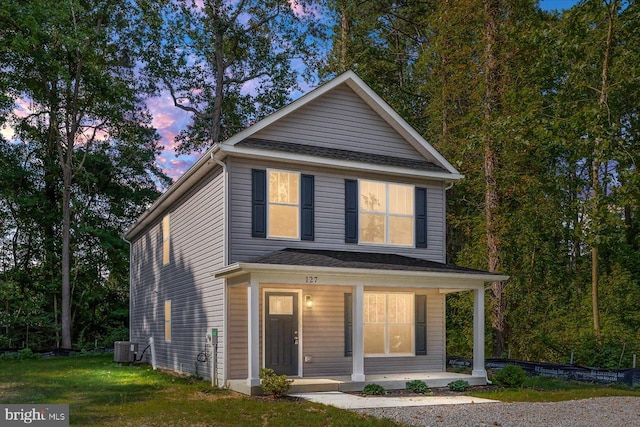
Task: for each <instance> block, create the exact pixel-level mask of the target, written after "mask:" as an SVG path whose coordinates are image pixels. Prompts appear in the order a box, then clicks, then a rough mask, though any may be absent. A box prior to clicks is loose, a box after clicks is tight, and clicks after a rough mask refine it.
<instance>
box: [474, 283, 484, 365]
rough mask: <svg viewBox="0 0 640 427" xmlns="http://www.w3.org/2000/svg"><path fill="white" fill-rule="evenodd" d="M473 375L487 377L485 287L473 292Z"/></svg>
mask: <svg viewBox="0 0 640 427" xmlns="http://www.w3.org/2000/svg"><path fill="white" fill-rule="evenodd" d="M471 375H473V376H480V377H485V378H486V377H487V371H486V370H485V369H484V285H483V286H481V287H480V288H478V289H474V290H473V370H472V371H471Z"/></svg>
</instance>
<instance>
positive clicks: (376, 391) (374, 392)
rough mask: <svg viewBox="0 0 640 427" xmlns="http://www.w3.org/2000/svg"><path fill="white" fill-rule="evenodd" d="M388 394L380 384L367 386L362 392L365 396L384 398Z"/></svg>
mask: <svg viewBox="0 0 640 427" xmlns="http://www.w3.org/2000/svg"><path fill="white" fill-rule="evenodd" d="M386 392H387V391H386V390H385V389H384V387H382V386H381V385H380V384H367V385H366V386H364V389H363V390H362V393H363V394H366V395H369V396H382V395H384V394H385V393H386Z"/></svg>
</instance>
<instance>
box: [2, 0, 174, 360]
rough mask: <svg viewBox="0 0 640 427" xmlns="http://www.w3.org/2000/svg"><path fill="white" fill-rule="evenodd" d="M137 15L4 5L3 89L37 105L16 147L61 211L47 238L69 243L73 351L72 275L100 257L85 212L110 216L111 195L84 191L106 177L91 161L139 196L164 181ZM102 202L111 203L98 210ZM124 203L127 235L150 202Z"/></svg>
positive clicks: (65, 267)
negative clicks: (94, 254) (142, 88)
mask: <svg viewBox="0 0 640 427" xmlns="http://www.w3.org/2000/svg"><path fill="white" fill-rule="evenodd" d="M131 18H132V16H131V14H130V10H129V3H128V2H127V1H120V0H113V1H98V2H93V1H75V0H72V1H69V2H63V3H56V4H50V3H49V2H46V1H39V0H36V1H32V2H28V3H24V2H19V1H6V2H4V3H3V4H2V7H1V8H0V55H1V59H2V63H3V64H4V65H3V68H2V69H1V72H2V77H0V81H1V82H3V84H4V87H2V93H3V94H4V95H5V96H7V97H8V98H10V99H11V100H12V101H13V102H14V103H18V102H22V103H23V104H26V105H27V107H26V108H25V110H26V111H25V112H24V114H17V113H15V112H14V113H13V114H11V115H10V123H11V124H12V126H13V127H14V129H15V131H16V136H15V140H14V141H13V142H12V144H26V145H25V146H29V147H31V149H30V150H31V151H30V152H29V154H28V156H30V158H31V159H32V160H31V161H30V162H27V164H28V167H29V168H30V170H31V171H32V172H31V173H34V174H36V176H38V177H39V178H40V179H39V180H38V183H37V184H33V186H35V188H34V191H36V192H43V193H44V195H45V199H46V200H47V203H48V206H49V207H51V208H53V209H52V210H53V212H56V213H57V214H59V217H58V218H57V221H55V222H52V221H51V220H50V218H49V219H48V220H45V221H44V223H45V224H44V228H45V233H44V235H45V241H48V242H51V241H52V240H53V239H55V238H59V239H60V242H61V243H60V247H59V251H60V252H59V263H60V264H59V266H60V271H61V274H60V278H59V280H60V283H61V299H60V306H61V332H62V343H61V345H62V347H63V348H71V346H72V322H73V319H72V315H73V313H72V298H73V295H72V294H73V288H74V286H75V281H76V278H74V277H72V273H75V274H77V273H78V270H77V266H78V264H79V260H81V259H82V258H83V257H84V256H85V255H86V256H87V258H88V257H90V254H86V253H83V250H82V249H81V247H82V243H81V241H82V237H81V236H83V234H84V232H85V229H84V228H83V224H82V222H81V220H82V215H81V214H80V213H81V211H82V210H86V209H90V210H93V212H94V213H102V214H103V215H108V214H109V212H110V209H108V208H109V206H107V201H106V200H105V199H103V198H102V197H101V196H103V194H100V193H98V194H92V193H90V192H84V191H85V188H83V186H82V184H83V182H84V181H85V180H86V177H88V176H92V177H94V178H96V179H97V178H98V177H99V176H100V175H101V174H103V173H105V171H104V170H103V169H96V170H93V169H89V167H90V165H91V163H92V162H94V161H95V159H96V158H98V157H99V156H103V157H105V158H106V160H108V162H109V163H110V164H112V165H118V168H121V170H126V171H127V172H128V174H130V176H127V175H128V174H125V175H124V176H123V175H120V176H116V175H114V176H110V177H109V179H108V180H107V181H108V182H109V185H114V184H115V185H118V186H120V188H128V189H129V191H130V193H136V194H138V195H139V196H138V197H141V200H139V201H142V200H145V199H146V200H149V199H150V197H151V198H152V197H153V196H155V194H157V193H156V190H155V185H156V182H159V181H156V180H154V179H153V176H154V175H155V177H157V179H158V180H160V181H161V180H162V179H163V175H162V174H161V173H160V172H159V171H158V169H157V167H156V166H155V165H154V155H155V154H156V153H157V151H158V149H157V134H156V132H155V130H153V129H152V128H151V127H150V126H149V123H150V117H149V115H148V114H147V113H146V110H145V108H144V106H143V104H142V99H141V97H140V96H139V95H140V92H139V91H138V87H137V79H136V75H135V68H136V62H135V58H136V57H137V50H136V46H135V43H134V42H135V41H136V40H137V39H136V37H135V36H134V34H132V32H131V31H132V28H131V27H130V25H129V23H130V19H131ZM31 156H32V157H31ZM137 161H139V162H140V163H139V164H136V163H134V162H137ZM128 196H131V194H128ZM95 200H101V201H102V202H103V203H104V204H102V205H100V206H91V202H92V201H95ZM110 202H113V200H110ZM118 203H120V201H118ZM122 203H124V207H125V209H127V211H126V213H125V212H123V213H124V215H123V216H119V217H118V218H117V221H116V224H115V225H116V229H120V231H121V230H122V226H123V224H122V222H123V220H124V221H128V220H130V218H132V215H133V217H135V215H136V214H137V213H139V212H140V206H134V207H133V208H132V206H131V205H129V204H127V202H126V200H124V201H122ZM58 205H59V206H60V208H58ZM123 217H124V218H123ZM103 219H105V218H103ZM112 232H113V231H112ZM45 249H46V252H45V254H43V256H41V257H40V258H38V259H37V262H39V263H48V265H49V266H53V265H56V261H52V259H54V255H53V254H52V253H50V250H51V249H52V247H51V246H50V245H45ZM54 271H55V270H54ZM107 273H108V271H107ZM49 279H50V280H53V279H54V277H50V278H49ZM54 301H55V300H54Z"/></svg>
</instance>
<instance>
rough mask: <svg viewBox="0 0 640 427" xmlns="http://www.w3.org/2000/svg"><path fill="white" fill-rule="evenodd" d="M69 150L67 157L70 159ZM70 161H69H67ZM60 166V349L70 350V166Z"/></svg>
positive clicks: (68, 164) (66, 163) (67, 164)
mask: <svg viewBox="0 0 640 427" xmlns="http://www.w3.org/2000/svg"><path fill="white" fill-rule="evenodd" d="M71 151H72V150H71V149H69V155H68V156H66V157H67V158H69V157H71V155H70V154H71ZM69 160H71V159H69ZM61 166H62V173H63V188H62V300H61V306H62V307H61V309H62V310H61V311H62V315H61V319H60V324H61V328H62V348H66V349H71V164H70V163H68V162H65V163H64V164H62V165H61Z"/></svg>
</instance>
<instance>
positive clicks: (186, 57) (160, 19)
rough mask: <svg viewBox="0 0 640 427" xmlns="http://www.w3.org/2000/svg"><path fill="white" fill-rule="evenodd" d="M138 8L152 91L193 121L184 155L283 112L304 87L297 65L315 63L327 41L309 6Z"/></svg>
mask: <svg viewBox="0 0 640 427" xmlns="http://www.w3.org/2000/svg"><path fill="white" fill-rule="evenodd" d="M138 7H139V8H140V11H141V13H142V14H143V16H144V18H145V21H144V22H145V23H146V27H145V30H144V36H145V43H146V46H145V52H146V54H145V58H144V59H145V67H144V73H145V75H146V76H147V77H148V79H149V82H150V83H149V84H150V86H154V87H155V88H156V90H157V91H158V92H160V91H163V90H167V91H168V92H169V94H170V95H171V98H172V100H173V103H174V105H175V106H176V107H177V108H180V109H182V110H184V111H186V112H188V113H191V114H192V122H191V123H190V124H189V126H188V127H187V129H185V130H183V131H181V132H180V134H179V135H178V136H177V137H176V140H177V141H178V142H179V145H178V149H177V152H178V153H189V152H192V151H199V150H202V149H205V148H208V147H209V146H211V145H212V144H214V143H216V142H219V141H221V140H223V139H225V138H227V137H229V136H231V135H232V134H234V133H237V132H238V131H239V130H240V129H242V128H244V127H246V126H248V125H249V124H251V123H253V122H255V121H257V120H259V119H260V118H262V117H264V116H266V115H267V114H269V113H271V112H273V111H275V110H277V109H279V108H281V107H283V106H284V105H285V104H286V103H287V102H288V101H289V95H290V94H291V92H293V91H294V90H295V89H296V88H297V74H298V73H297V71H296V69H295V63H296V61H305V62H307V63H308V64H310V63H311V62H313V60H314V57H315V49H316V43H317V38H318V36H319V35H320V32H319V30H318V27H319V22H317V21H316V10H315V8H314V6H313V4H312V3H310V2H306V1H301V2H295V3H294V2H289V1H286V0H268V1H264V0H260V1H258V0H240V1H234V2H232V1H224V0H205V1H204V2H202V3H200V2H197V1H193V0H190V1H186V2H181V1H180V2H179V1H172V0H168V1H160V2H158V1H146V0H142V1H139V2H138ZM155 82H160V83H161V84H159V85H156V84H155Z"/></svg>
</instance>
